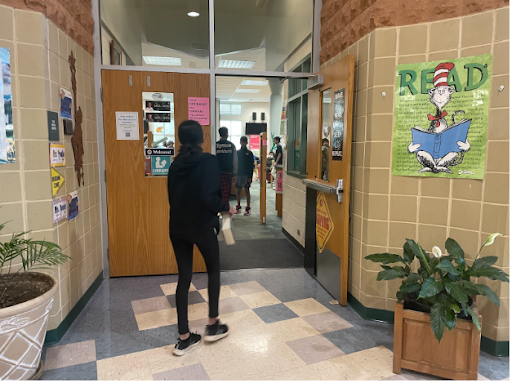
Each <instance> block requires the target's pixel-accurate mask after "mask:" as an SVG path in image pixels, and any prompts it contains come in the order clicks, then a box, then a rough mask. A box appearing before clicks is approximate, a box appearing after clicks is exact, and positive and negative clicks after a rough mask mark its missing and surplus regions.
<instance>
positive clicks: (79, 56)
mask: <svg viewBox="0 0 512 383" xmlns="http://www.w3.org/2000/svg"><path fill="white" fill-rule="evenodd" d="M0 47H5V48H9V49H10V52H11V72H12V78H11V81H12V93H13V120H14V132H15V139H16V163H14V164H8V165H0V221H1V222H4V221H10V222H9V223H8V224H7V226H6V228H5V229H4V231H3V232H2V235H3V236H1V237H0V241H5V240H8V239H9V237H10V234H11V233H14V232H20V231H27V230H32V231H33V233H32V234H31V237H33V238H36V239H47V240H51V241H55V242H57V243H58V244H59V245H60V246H61V247H62V248H63V249H64V253H65V254H67V255H69V256H71V257H72V260H71V261H69V262H67V263H66V264H65V265H64V266H61V267H56V268H54V269H53V270H51V271H49V272H50V273H51V274H53V275H54V276H55V277H56V278H57V279H58V280H59V282H60V285H59V290H58V292H57V294H56V296H55V303H54V305H53V309H52V311H51V317H50V325H49V330H51V329H54V328H56V327H57V326H58V325H59V324H60V322H61V321H62V320H63V319H64V318H65V317H66V315H68V313H69V311H70V310H71V309H72V308H73V307H74V305H75V304H76V303H77V301H78V300H79V299H80V298H81V297H82V295H83V294H84V293H85V291H86V290H87V289H88V288H89V287H90V286H91V284H92V282H94V280H95V279H96V277H98V275H99V274H100V273H101V271H102V264H101V258H102V256H101V245H100V242H101V237H100V208H99V206H100V205H99V176H98V151H97V132H96V122H95V121H96V111H95V103H94V77H93V76H94V72H93V57H92V56H91V55H90V54H89V53H87V52H86V51H85V50H84V49H83V48H82V47H80V46H79V45H77V44H76V43H75V42H74V41H73V40H72V39H71V38H70V37H68V36H67V35H66V34H65V33H64V32H63V31H62V30H60V29H58V28H57V27H56V25H55V24H54V23H53V22H51V21H49V20H48V19H46V17H45V16H44V15H42V14H41V13H39V12H33V11H29V10H20V9H13V8H10V7H6V6H0ZM71 51H73V52H74V55H75V57H76V60H77V61H76V68H77V72H76V79H77V91H78V97H77V100H73V102H77V103H78V105H79V106H80V107H81V108H82V110H83V112H84V121H83V123H82V129H83V140H84V151H85V154H84V157H83V161H84V174H85V186H81V187H78V186H77V183H78V182H77V177H76V173H75V171H74V163H75V161H74V158H73V150H72V147H71V136H64V132H63V125H62V121H61V120H60V121H59V129H60V138H61V142H60V143H61V144H65V146H66V165H67V166H66V167H65V168H58V170H59V171H60V172H61V173H62V175H63V176H64V177H65V179H66V181H65V183H64V186H63V187H62V188H61V190H60V191H59V193H58V195H57V196H56V198H58V197H59V196H65V195H66V194H67V193H68V192H72V191H76V190H78V192H79V198H80V205H79V208H80V214H79V216H78V217H77V218H76V219H75V220H73V221H71V222H68V221H67V220H66V221H61V222H60V223H58V224H53V223H52V194H51V183H50V167H49V141H48V128H47V110H52V111H54V112H59V108H60V105H59V102H60V100H59V91H60V88H61V87H63V88H66V89H68V90H71V72H70V69H69V64H68V57H69V55H70V53H71Z"/></svg>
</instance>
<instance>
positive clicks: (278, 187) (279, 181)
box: [276, 170, 284, 194]
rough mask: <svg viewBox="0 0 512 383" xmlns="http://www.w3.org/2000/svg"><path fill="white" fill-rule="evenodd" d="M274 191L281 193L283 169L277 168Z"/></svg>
mask: <svg viewBox="0 0 512 383" xmlns="http://www.w3.org/2000/svg"><path fill="white" fill-rule="evenodd" d="M276 176H277V177H276V193H277V194H283V181H284V178H283V171H282V170H278V171H277V175H276Z"/></svg>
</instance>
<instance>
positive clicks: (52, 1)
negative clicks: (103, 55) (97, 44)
mask: <svg viewBox="0 0 512 383" xmlns="http://www.w3.org/2000/svg"><path fill="white" fill-rule="evenodd" d="M0 4H4V5H7V6H10V7H13V8H19V9H30V10H33V11H37V12H41V13H43V14H44V15H45V16H46V17H47V18H48V19H50V20H51V21H53V22H54V23H55V24H56V25H57V27H58V28H60V29H61V30H62V31H63V32H65V33H66V35H68V36H69V37H71V38H72V39H73V40H74V41H75V42H76V43H77V44H79V45H80V46H81V47H82V48H84V49H85V50H86V51H87V52H89V53H90V54H91V55H93V54H94V40H93V37H92V36H93V34H94V20H93V17H92V5H91V0H0Z"/></svg>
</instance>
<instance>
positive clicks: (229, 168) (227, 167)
mask: <svg viewBox="0 0 512 383" xmlns="http://www.w3.org/2000/svg"><path fill="white" fill-rule="evenodd" d="M219 135H220V140H219V141H217V144H216V154H217V160H218V161H219V167H220V187H221V190H222V198H223V199H224V202H226V203H229V195H230V194H231V185H233V184H234V183H235V179H234V175H236V173H237V171H238V157H237V155H236V147H235V145H233V143H232V142H231V141H228V137H229V132H228V128H225V127H222V128H220V129H219Z"/></svg>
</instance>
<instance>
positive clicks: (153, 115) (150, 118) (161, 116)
mask: <svg viewBox="0 0 512 383" xmlns="http://www.w3.org/2000/svg"><path fill="white" fill-rule="evenodd" d="M144 118H145V120H146V121H147V122H171V113H162V112H158V113H157V112H146V115H145V117H144Z"/></svg>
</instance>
